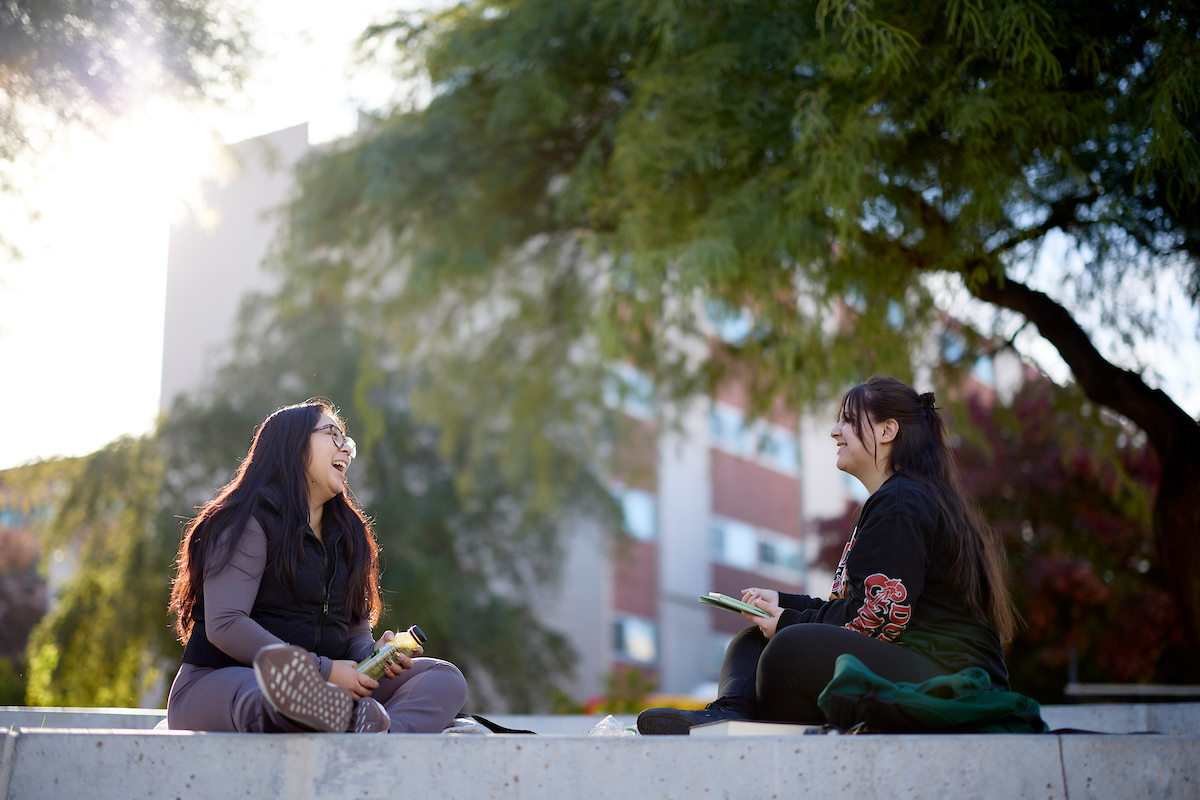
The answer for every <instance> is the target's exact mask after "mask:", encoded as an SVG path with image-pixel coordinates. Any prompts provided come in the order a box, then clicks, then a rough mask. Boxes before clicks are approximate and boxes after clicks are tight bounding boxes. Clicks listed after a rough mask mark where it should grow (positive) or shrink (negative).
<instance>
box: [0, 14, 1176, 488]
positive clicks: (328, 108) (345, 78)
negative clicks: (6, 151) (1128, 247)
mask: <svg viewBox="0 0 1200 800" xmlns="http://www.w3.org/2000/svg"><path fill="white" fill-rule="evenodd" d="M251 5H252V8H253V9H254V12H255V15H256V20H255V22H254V28H255V30H256V32H257V46H258V47H259V49H260V51H261V52H262V53H263V57H262V59H261V60H260V62H259V64H258V66H257V67H256V68H255V70H254V72H253V73H252V75H251V80H250V82H249V83H248V85H247V86H246V91H245V96H244V98H243V99H242V100H240V101H238V102H237V103H236V104H235V106H234V107H231V108H229V109H225V110H214V109H209V110H205V111H200V112H197V111H194V110H193V111H188V110H184V109H182V108H180V107H178V106H176V105H174V104H173V103H171V102H167V101H159V102H154V103H152V104H150V105H149V106H147V108H146V109H145V110H144V111H143V112H141V113H139V114H137V115H136V116H135V117H133V118H131V119H128V120H125V121H122V122H120V123H118V124H117V125H115V126H114V127H113V129H112V130H111V131H110V132H109V133H108V135H107V136H106V137H105V138H104V139H97V138H96V137H94V136H92V135H90V134H82V133H80V134H77V135H74V136H72V137H71V138H70V140H69V142H68V143H67V146H66V148H65V149H64V151H63V152H56V153H53V154H51V155H49V156H47V157H46V158H45V159H43V161H42V162H41V163H39V164H38V166H37V168H36V175H35V176H33V177H31V178H30V180H29V181H28V182H27V185H26V187H25V200H26V202H27V204H28V206H29V207H31V208H33V209H36V210H37V211H38V212H39V214H40V217H39V218H38V219H37V220H36V221H34V222H29V221H27V220H26V219H24V217H23V215H20V214H12V213H8V212H11V209H0V211H5V213H4V217H5V222H4V235H5V237H7V238H8V239H10V240H11V241H13V242H15V243H16V244H17V245H18V246H19V247H20V248H21V250H22V251H23V253H24V257H23V258H22V259H21V260H19V261H14V260H12V259H8V258H7V257H4V256H0V376H3V377H2V379H0V387H2V389H3V397H4V399H5V400H7V401H8V405H9V407H10V408H15V411H16V414H15V417H16V426H15V431H13V432H10V433H9V434H8V435H5V436H0V469H5V468H8V467H12V466H17V465H19V464H24V463H28V462H31V461H34V460H39V459H44V458H51V457H54V456H59V455H63V456H74V455H83V454H86V453H90V452H93V451H95V450H96V449H98V448H100V447H102V446H104V445H105V444H106V443H108V442H110V441H112V440H113V439H115V438H117V437H119V436H122V435H127V434H128V435H140V434H142V433H145V432H147V431H149V430H150V429H151V428H152V427H153V425H154V421H155V418H156V416H157V414H158V402H159V383H160V380H161V368H162V366H161V361H162V332H163V309H164V295H165V287H166V256H167V238H168V235H169V231H170V225H171V223H172V222H173V221H174V220H175V219H177V218H179V217H180V215H181V214H182V212H183V210H184V209H185V208H186V207H187V206H188V204H193V205H194V204H196V203H197V202H198V185H199V183H200V181H201V180H202V179H204V178H205V177H209V176H212V175H214V174H216V173H217V172H219V170H220V165H221V163H222V159H221V157H220V146H221V143H222V142H230V143H232V142H237V141H241V140H243V139H247V138H250V137H252V136H258V135H261V134H264V133H269V132H271V131H276V130H280V129H282V128H286V127H290V126H292V125H296V124H299V123H303V122H307V123H308V124H309V138H310V141H311V142H312V143H318V142H322V141H328V140H330V139H334V138H338V137H340V136H343V135H346V134H349V133H351V132H352V131H353V130H354V128H355V124H356V117H357V111H358V109H359V108H368V109H377V108H381V107H384V106H385V105H386V104H387V103H388V101H389V99H390V98H391V97H392V95H393V92H394V91H396V88H397V84H396V82H395V80H393V79H392V77H391V76H390V75H388V74H387V72H386V69H385V68H383V67H379V66H376V67H372V68H363V67H357V68H356V67H355V62H356V58H355V57H354V55H353V50H352V47H353V43H354V42H355V40H356V39H357V37H358V36H359V34H360V33H361V32H362V30H363V29H364V28H365V27H366V26H367V25H368V24H370V23H372V22H375V21H380V20H383V19H386V18H388V16H389V12H391V11H392V10H393V9H395V8H396V7H398V6H401V5H405V6H413V5H418V3H416V2H414V0H356V2H354V3H347V4H343V5H342V6H340V7H339V9H338V13H337V14H330V13H329V10H328V6H327V5H326V4H323V3H321V4H319V3H316V2H313V0H257V2H253V3H252V4H251ZM420 5H427V4H420ZM1065 257H1067V256H1066V254H1065V252H1064V251H1063V250H1062V248H1061V247H1059V246H1057V245H1055V244H1054V243H1053V242H1051V243H1050V245H1049V246H1048V247H1046V248H1044V249H1043V252H1042V253H1041V254H1039V258H1041V259H1046V260H1047V261H1046V263H1048V264H1049V263H1053V261H1054V260H1055V259H1063V258H1065ZM1039 273H1040V274H1042V275H1051V276H1053V274H1054V273H1053V270H1052V269H1051V270H1045V269H1039ZM1038 288H1046V289H1050V288H1052V287H1049V286H1047V287H1038ZM962 294H963V293H962V292H961V291H960V292H959V295H960V296H961V295H962ZM1160 296H1161V297H1162V298H1163V302H1164V303H1170V302H1175V303H1176V305H1175V307H1174V308H1172V309H1169V314H1168V317H1169V322H1170V325H1169V327H1168V331H1167V333H1166V334H1165V335H1163V336H1160V337H1158V338H1157V339H1156V340H1155V341H1153V342H1149V343H1146V344H1143V345H1141V346H1139V348H1138V349H1137V352H1133V353H1130V352H1126V353H1124V354H1123V355H1124V356H1126V357H1136V358H1138V359H1141V360H1142V361H1144V362H1146V363H1149V364H1152V365H1155V368H1156V370H1157V373H1158V374H1157V375H1154V376H1152V382H1153V384H1154V385H1156V386H1159V387H1161V388H1163V389H1164V390H1165V391H1167V393H1168V394H1170V395H1171V396H1172V397H1173V398H1175V400H1176V402H1179V403H1180V405H1181V406H1182V407H1183V408H1184V409H1185V410H1186V411H1187V412H1188V413H1189V414H1191V415H1192V416H1196V415H1197V414H1200V344H1198V343H1197V340H1196V330H1197V327H1196V311H1195V309H1191V308H1190V307H1188V306H1187V304H1186V303H1179V302H1178V297H1179V292H1178V290H1175V291H1171V290H1170V287H1168V288H1167V290H1166V291H1164V292H1163V293H1162V294H1161V295H1160ZM949 305H950V306H951V308H952V309H955V308H956V307H957V309H958V310H961V311H962V313H963V314H964V316H968V317H970V316H972V315H973V313H978V309H975V311H974V312H972V310H971V308H970V303H969V301H959V302H957V303H953V302H952V303H950V304H949ZM1017 341H1018V345H1019V347H1020V349H1021V351H1022V352H1023V353H1025V354H1028V355H1031V356H1033V357H1034V358H1036V359H1037V360H1038V362H1039V363H1040V364H1041V365H1042V366H1043V367H1044V368H1045V369H1046V370H1047V371H1048V372H1049V373H1050V374H1051V376H1052V377H1055V378H1056V379H1059V380H1065V379H1066V378H1067V377H1068V376H1069V371H1068V370H1067V369H1066V367H1065V365H1064V364H1063V363H1062V361H1061V359H1059V358H1058V356H1057V353H1056V352H1054V350H1053V348H1052V347H1050V345H1049V344H1048V343H1046V342H1045V341H1044V340H1040V338H1039V337H1037V335H1036V332H1035V331H1033V330H1032V329H1026V330H1024V331H1022V332H1021V333H1020V335H1019V337H1018V340H1017ZM1101 345H1102V349H1104V350H1106V352H1111V353H1112V354H1117V355H1121V354H1122V353H1121V350H1122V348H1121V345H1120V342H1118V341H1113V342H1110V343H1107V344H1105V343H1103V342H1101ZM1126 350H1128V348H1126ZM1126 363H1127V364H1131V363H1132V361H1127V362H1126Z"/></svg>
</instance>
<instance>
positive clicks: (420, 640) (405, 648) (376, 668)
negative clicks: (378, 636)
mask: <svg viewBox="0 0 1200 800" xmlns="http://www.w3.org/2000/svg"><path fill="white" fill-rule="evenodd" d="M426 641H428V638H427V637H426V636H425V634H424V633H423V632H422V631H421V629H420V628H418V627H417V626H416V625H413V626H412V627H411V628H409V629H408V630H406V631H404V632H403V633H398V634H396V637H395V638H394V639H392V640H391V641H390V642H386V643H384V645H383V647H380V648H379V649H378V650H376V651H375V652H374V653H372V654H371V656H370V657H369V658H367V659H364V660H363V661H362V662H360V663H359V665H358V667H357V669H358V671H359V672H362V673H365V674H366V675H368V676H370V677H371V678H374V679H375V680H382V678H383V675H384V671H385V670H386V669H387V662H388V661H390V660H391V659H392V658H393V657H394V656H395V655H396V654H398V653H403V654H404V655H406V656H411V655H412V654H413V653H415V652H417V647H419V646H421V645H423V644H425V642H426Z"/></svg>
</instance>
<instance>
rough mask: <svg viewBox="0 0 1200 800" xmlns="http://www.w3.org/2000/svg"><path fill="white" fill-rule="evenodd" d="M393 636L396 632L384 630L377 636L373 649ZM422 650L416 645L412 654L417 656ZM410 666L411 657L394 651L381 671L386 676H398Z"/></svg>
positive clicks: (411, 663) (381, 645)
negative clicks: (377, 639)
mask: <svg viewBox="0 0 1200 800" xmlns="http://www.w3.org/2000/svg"><path fill="white" fill-rule="evenodd" d="M395 638H396V634H395V633H393V632H392V631H384V632H383V635H382V636H380V637H379V641H378V642H376V643H375V649H376V650H378V649H379V648H381V647H383V646H384V645H385V644H387V643H388V642H390V641H391V640H392V639H395ZM423 652H425V651H424V649H423V648H422V647H421V646H420V645H417V649H416V651H415V652H414V653H413V655H414V656H419V655H421V653H423ZM412 666H413V662H412V658H410V657H409V656H406V655H404V654H403V653H396V654H395V655H393V656H392V657H391V658H390V659H388V661H387V662H386V663H385V664H384V665H383V673H384V675H385V676H386V677H388V678H399V677H400V676H401V675H403V674H404V671H405V670H406V669H412Z"/></svg>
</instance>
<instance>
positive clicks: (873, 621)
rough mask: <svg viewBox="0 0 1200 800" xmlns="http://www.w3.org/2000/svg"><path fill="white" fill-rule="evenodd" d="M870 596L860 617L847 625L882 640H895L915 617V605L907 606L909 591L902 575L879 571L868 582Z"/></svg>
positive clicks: (867, 591) (864, 603) (866, 587)
mask: <svg viewBox="0 0 1200 800" xmlns="http://www.w3.org/2000/svg"><path fill="white" fill-rule="evenodd" d="M864 587H865V589H866V593H867V597H866V600H865V601H864V602H863V605H862V608H860V609H859V610H858V616H857V617H855V618H854V619H853V620H851V621H850V622H849V623H847V624H846V627H847V628H849V629H850V630H853V631H858V632H859V633H862V634H866V635H867V636H873V637H875V638H877V639H882V640H884V641H885V642H890V641H893V640H895V638H896V637H897V636H899V635H900V634H901V633H903V632H904V629H905V628H906V627H907V626H908V621H909V620H910V619H911V618H912V606H908V605H904V600H905V599H906V598H907V597H908V590H907V589H905V588H904V584H903V583H902V582H901V581H900V579H899V578H889V577H888V576H887V575H884V574H883V573H882V572H876V573H875V574H874V575H872V576H870V577H869V578H867V580H866V581H865V583H864Z"/></svg>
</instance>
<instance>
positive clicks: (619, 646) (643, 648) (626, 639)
mask: <svg viewBox="0 0 1200 800" xmlns="http://www.w3.org/2000/svg"><path fill="white" fill-rule="evenodd" d="M613 652H614V653H615V654H616V655H617V656H618V657H620V658H624V659H627V660H629V661H635V662H637V663H638V664H653V663H655V662H656V661H658V626H657V625H656V624H655V623H653V622H651V621H650V620H646V619H642V618H640V617H618V618H617V619H615V620H613Z"/></svg>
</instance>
